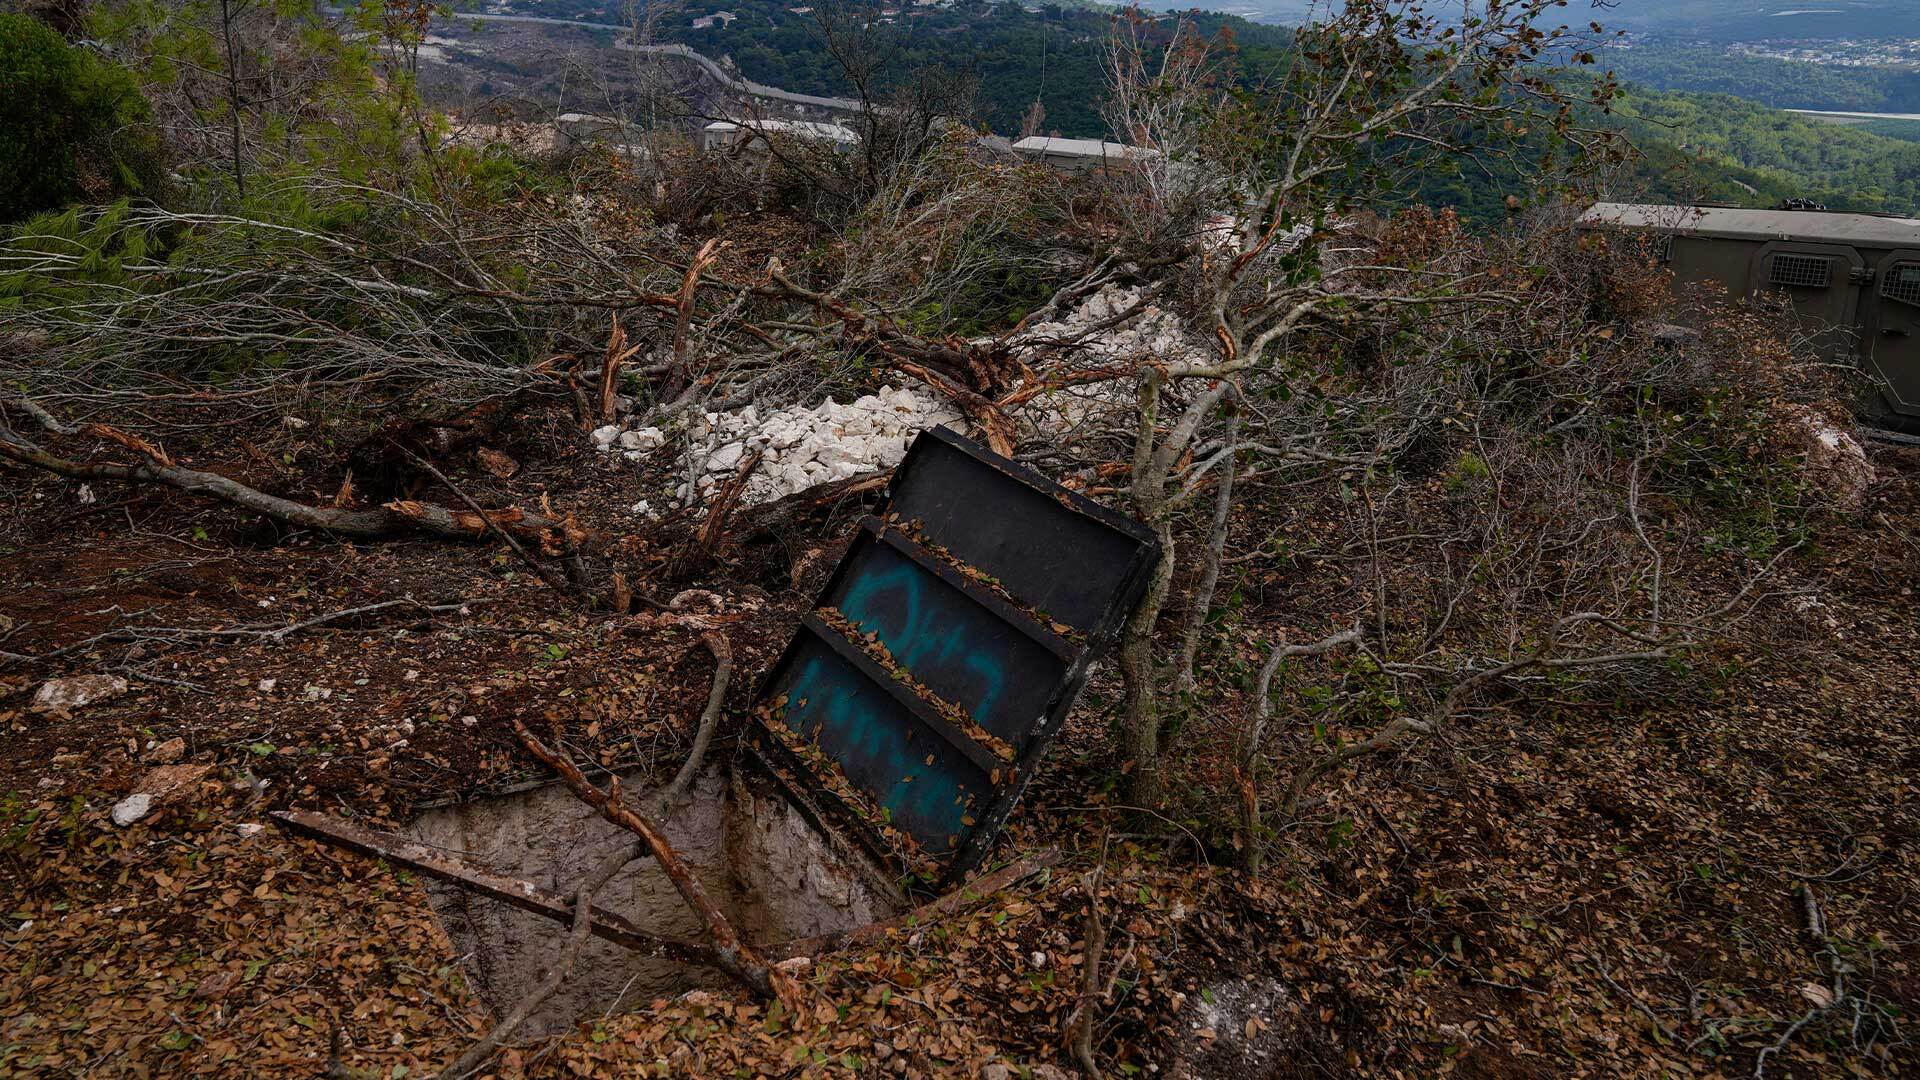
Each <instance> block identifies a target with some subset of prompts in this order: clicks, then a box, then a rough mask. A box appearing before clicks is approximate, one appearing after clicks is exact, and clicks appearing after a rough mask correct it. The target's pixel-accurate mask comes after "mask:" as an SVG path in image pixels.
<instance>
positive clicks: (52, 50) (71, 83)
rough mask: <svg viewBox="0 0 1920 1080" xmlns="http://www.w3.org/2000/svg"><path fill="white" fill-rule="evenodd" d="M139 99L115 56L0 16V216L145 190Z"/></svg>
mask: <svg viewBox="0 0 1920 1080" xmlns="http://www.w3.org/2000/svg"><path fill="white" fill-rule="evenodd" d="M158 175H159V156H158V152H157V142H156V140H155V138H154V135H153V133H152V130H151V128H150V127H149V125H148V124H147V103H146V100H145V99H144V98H142V97H141V96H140V91H139V89H138V88H137V87H136V86H135V85H134V81H133V77H132V76H131V75H130V74H129V73H128V72H127V71H126V70H125V69H124V68H121V67H119V66H118V65H116V64H112V63H109V62H107V61H105V60H102V59H100V58H99V57H97V56H95V55H94V54H93V53H91V52H88V51H86V50H85V49H79V48H75V47H73V46H71V45H69V44H67V43H66V41H65V40H63V39H62V38H61V37H60V35H59V34H57V33H55V32H54V31H53V30H51V29H49V28H48V27H47V26H46V25H45V24H43V23H41V22H39V21H38V20H35V19H33V18H30V17H28V16H26V15H0V222H11V221H18V220H20V219H22V218H24V217H27V216H29V215H31V214H35V213H38V212H40V211H42V210H50V209H55V208H57V207H61V206H65V205H66V204H68V203H70V202H73V201H75V200H76V199H81V198H102V197H108V196H113V195H117V194H124V193H129V192H136V191H143V190H149V189H151V188H152V187H153V185H154V182H155V180H156V178H157V177H158Z"/></svg>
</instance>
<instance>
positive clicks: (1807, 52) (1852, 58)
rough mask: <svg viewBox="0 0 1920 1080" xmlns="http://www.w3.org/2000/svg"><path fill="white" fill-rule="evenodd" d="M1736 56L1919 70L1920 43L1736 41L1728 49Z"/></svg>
mask: <svg viewBox="0 0 1920 1080" xmlns="http://www.w3.org/2000/svg"><path fill="white" fill-rule="evenodd" d="M1727 51H1728V52H1730V53H1733V54H1734V55H1735V56H1758V57H1765V58H1767V59H1771V60H1798V61H1800V62H1802V63H1807V64H1822V65H1825V66H1827V67H1899V68H1920V39H1913V38H1909V39H1905V40H1898V39H1893V40H1887V39H1876V40H1868V41H1855V40H1852V39H1849V38H1833V39H1818V40H1801V39H1784V40H1775V39H1769V40H1766V41H1736V42H1734V43H1733V44H1731V45H1728V46H1727Z"/></svg>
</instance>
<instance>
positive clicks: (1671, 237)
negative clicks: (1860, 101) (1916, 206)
mask: <svg viewBox="0 0 1920 1080" xmlns="http://www.w3.org/2000/svg"><path fill="white" fill-rule="evenodd" d="M1580 227H1581V228H1583V229H1623V230H1627V231H1629V232H1635V233H1644V234H1651V235H1653V236H1657V237H1659V238H1660V241H1659V244H1658V248H1657V250H1658V251H1659V256H1660V259H1661V261H1662V262H1664V263H1665V264H1666V265H1667V266H1668V267H1670V268H1671V269H1672V271H1673V276H1674V286H1675V288H1684V287H1687V286H1689V285H1695V284H1699V283H1708V284H1718V285H1720V286H1722V287H1724V288H1725V289H1726V290H1727V292H1728V293H1729V294H1730V295H1732V296H1734V297H1737V298H1754V297H1762V296H1772V297H1776V298H1779V299H1782V300H1784V301H1786V302H1787V303H1789V304H1790V305H1791V306H1792V309H1793V311H1794V313H1795V314H1796V315H1797V316H1798V318H1799V319H1800V320H1801V322H1802V324H1803V325H1805V326H1806V328H1807V329H1808V331H1809V332H1810V333H1812V334H1813V335H1814V339H1815V340H1816V341H1817V342H1818V343H1819V344H1820V347H1821V348H1822V349H1823V350H1824V351H1825V352H1826V353H1827V354H1828V355H1829V356H1832V357H1834V358H1836V359H1847V360H1851V361H1853V362H1856V363H1858V364H1860V365H1861V366H1862V367H1863V368H1865V369H1866V371H1867V372H1868V373H1869V374H1871V375H1872V376H1873V377H1874V380H1875V383H1876V390H1877V395H1878V397H1879V399H1880V400H1879V401H1877V402H1874V403H1872V404H1871V405H1870V407H1869V412H1871V413H1874V414H1876V415H1875V419H1876V420H1877V421H1878V422H1880V423H1883V424H1885V425H1886V426H1890V427H1899V428H1902V429H1906V430H1915V429H1920V220H1915V219H1913V218H1902V217H1886V216H1882V215H1879V214H1856V213H1843V212H1839V211H1831V210H1819V209H1781V210H1746V209H1740V208H1735V207H1724V206H1657V205H1645V204H1635V203H1599V204H1597V205H1595V206H1594V207H1593V208H1592V209H1590V210H1588V211H1587V212H1586V213H1585V214H1584V215H1582V216H1581V218H1580Z"/></svg>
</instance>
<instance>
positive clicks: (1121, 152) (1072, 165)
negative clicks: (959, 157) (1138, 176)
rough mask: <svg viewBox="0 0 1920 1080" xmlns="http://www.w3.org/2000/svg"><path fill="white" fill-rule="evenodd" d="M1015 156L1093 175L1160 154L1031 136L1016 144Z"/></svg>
mask: <svg viewBox="0 0 1920 1080" xmlns="http://www.w3.org/2000/svg"><path fill="white" fill-rule="evenodd" d="M1013 152H1014V153H1016V154H1018V155H1020V156H1021V157H1023V158H1026V159H1028V160H1030V161H1036V162H1039V163H1040V164H1042V165H1045V166H1047V167H1048V168H1050V169H1054V170H1056V171H1058V172H1064V173H1083V172H1091V171H1092V170H1094V169H1104V168H1109V167H1111V166H1114V165H1119V164H1121V163H1122V162H1136V161H1147V160H1151V159H1153V158H1157V157H1159V156H1160V151H1158V150H1152V149H1149V148H1147V147H1144V146H1128V145H1127V144H1126V143H1116V142H1101V141H1100V140H1099V139H1059V138H1053V137H1051V136H1046V135H1029V136H1027V137H1026V138H1024V139H1021V140H1020V141H1019V142H1016V143H1014V144H1013Z"/></svg>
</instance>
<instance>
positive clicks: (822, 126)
mask: <svg viewBox="0 0 1920 1080" xmlns="http://www.w3.org/2000/svg"><path fill="white" fill-rule="evenodd" d="M769 138H773V139H778V138H788V139H795V140H799V141H805V142H811V143H816V144H820V145H825V146H830V147H832V148H833V149H834V150H836V151H838V150H850V149H852V148H853V146H854V144H856V143H858V142H859V141H860V136H858V135H856V134H854V132H853V130H852V129H851V128H847V127H843V126H841V125H839V124H830V123H825V122H823V121H818V120H742V121H738V122H735V121H732V120H715V121H714V122H713V123H711V124H708V125H707V126H706V127H704V128H702V129H701V131H700V150H701V152H702V153H711V152H712V151H715V150H727V149H731V148H732V147H735V146H742V145H743V144H744V149H745V150H746V152H748V153H754V152H760V153H764V152H766V150H767V148H768V147H767V140H768V139H769Z"/></svg>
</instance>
